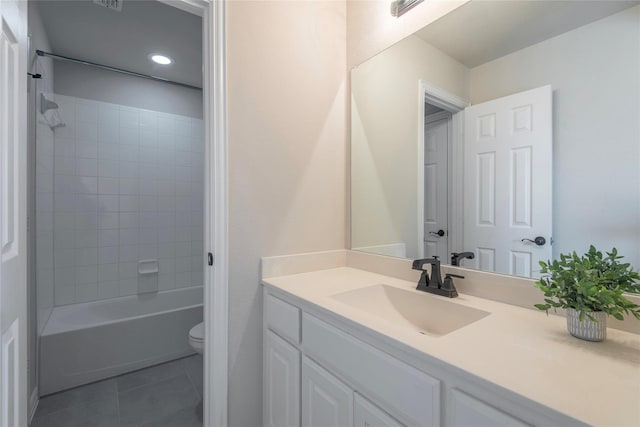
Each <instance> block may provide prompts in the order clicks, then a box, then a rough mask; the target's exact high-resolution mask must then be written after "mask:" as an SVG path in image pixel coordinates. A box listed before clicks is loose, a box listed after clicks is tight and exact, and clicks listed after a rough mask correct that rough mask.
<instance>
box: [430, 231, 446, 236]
mask: <svg viewBox="0 0 640 427" xmlns="http://www.w3.org/2000/svg"><path fill="white" fill-rule="evenodd" d="M429 234H431V235H432V236H438V237H442V236H444V234H445V233H444V230H438V231H430V232H429Z"/></svg>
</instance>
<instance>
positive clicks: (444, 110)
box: [351, 0, 640, 277]
mask: <svg viewBox="0 0 640 427" xmlns="http://www.w3.org/2000/svg"><path fill="white" fill-rule="evenodd" d="M351 150H352V153H351V247H352V249H353V250H361V251H367V252H373V253H378V254H384V255H391V256H399V257H406V258H412V259H417V258H427V257H431V256H433V255H438V256H440V258H441V261H442V263H443V264H445V263H449V262H450V261H451V253H453V252H455V253H460V252H467V251H468V252H472V253H473V259H469V258H466V259H461V260H460V261H459V262H458V265H461V266H463V267H466V268H479V269H482V270H485V271H494V272H498V273H504V274H512V275H518V276H525V277H536V276H537V275H538V268H539V267H538V261H539V260H545V261H546V260H548V259H553V258H556V257H558V255H559V254H561V253H566V252H571V251H574V250H575V251H577V252H579V253H583V252H586V251H587V250H588V248H589V245H591V244H593V245H595V246H596V247H597V248H598V249H600V250H603V251H607V250H611V248H613V247H616V248H617V249H618V251H619V253H620V254H621V255H623V256H624V257H625V261H627V262H630V263H631V264H632V265H633V266H634V267H635V268H636V269H637V268H640V5H639V2H637V1H633V2H630V1H625V2H623V1H554V2H540V1H524V0H523V1H486V0H482V1H480V0H472V1H470V2H468V3H466V4H464V5H463V6H461V7H459V8H458V9H456V10H454V11H453V12H451V13H449V14H448V15H446V16H444V17H442V18H441V19H439V20H437V21H435V22H433V23H432V24H430V25H428V26H426V27H425V28H423V29H421V30H419V31H417V32H416V33H414V34H413V35H410V36H409V37H407V38H405V39H404V40H402V41H400V42H398V43H397V44H395V45H394V46H392V47H390V48H388V49H386V50H385V51H383V52H381V53H379V54H378V55H376V56H374V57H373V58H371V59H369V60H367V61H365V62H364V63H362V64H360V65H359V66H357V67H355V68H354V69H353V70H352V71H351Z"/></svg>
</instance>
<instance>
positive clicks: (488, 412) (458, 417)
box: [448, 389, 531, 427]
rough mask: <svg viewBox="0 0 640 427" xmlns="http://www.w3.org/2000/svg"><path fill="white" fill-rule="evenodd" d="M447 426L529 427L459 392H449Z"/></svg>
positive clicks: (455, 390)
mask: <svg viewBox="0 0 640 427" xmlns="http://www.w3.org/2000/svg"><path fill="white" fill-rule="evenodd" d="M450 396H451V400H450V415H449V417H448V418H449V423H448V424H449V425H451V426H470V425H473V426H477V427H531V426H530V425H529V424H526V423H524V422H522V421H520V420H519V419H517V418H515V417H513V416H511V415H510V414H507V413H506V412H503V411H501V410H500V409H498V408H494V407H493V406H491V405H488V404H486V403H484V402H483V401H481V400H478V399H476V398H475V397H473V396H470V395H468V394H466V393H463V392H462V391H460V390H457V389H452V390H451V394H450Z"/></svg>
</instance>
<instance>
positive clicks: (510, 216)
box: [463, 86, 552, 277]
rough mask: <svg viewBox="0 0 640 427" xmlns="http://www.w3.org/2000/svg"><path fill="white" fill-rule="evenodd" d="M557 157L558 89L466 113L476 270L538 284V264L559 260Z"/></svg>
mask: <svg viewBox="0 0 640 427" xmlns="http://www.w3.org/2000/svg"><path fill="white" fill-rule="evenodd" d="M551 149H552V98H551V86H544V87H541V88H537V89H533V90H528V91H525V92H520V93H517V94H515V95H510V96H506V97H504V98H499V99H494V100H492V101H488V102H483V103H481V104H477V105H473V106H471V107H468V108H467V109H466V110H465V135H464V237H463V240H464V250H469V251H473V252H475V254H476V258H475V259H474V260H467V261H465V263H467V265H468V266H470V265H472V264H473V263H475V267H476V268H479V269H482V270H485V271H495V272H498V273H506V274H513V275H517V276H525V277H537V276H538V275H539V273H538V271H539V267H538V262H539V261H542V260H543V261H546V260H548V259H551V243H550V242H551V201H552V186H551V185H552V181H551V171H552V152H551ZM536 237H542V238H543V239H544V243H543V244H540V245H539V244H536V243H534V242H533V241H534V240H535V238H536ZM523 239H529V240H523ZM539 243H542V242H541V241H539Z"/></svg>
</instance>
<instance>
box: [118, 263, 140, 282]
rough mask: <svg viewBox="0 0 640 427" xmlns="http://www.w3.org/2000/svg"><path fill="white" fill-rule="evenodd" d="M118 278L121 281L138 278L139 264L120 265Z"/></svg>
mask: <svg viewBox="0 0 640 427" xmlns="http://www.w3.org/2000/svg"><path fill="white" fill-rule="evenodd" d="M118 277H119V278H120V279H130V278H132V277H138V263H137V262H121V263H118Z"/></svg>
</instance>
